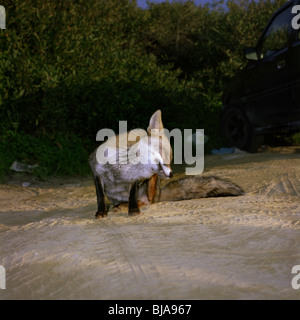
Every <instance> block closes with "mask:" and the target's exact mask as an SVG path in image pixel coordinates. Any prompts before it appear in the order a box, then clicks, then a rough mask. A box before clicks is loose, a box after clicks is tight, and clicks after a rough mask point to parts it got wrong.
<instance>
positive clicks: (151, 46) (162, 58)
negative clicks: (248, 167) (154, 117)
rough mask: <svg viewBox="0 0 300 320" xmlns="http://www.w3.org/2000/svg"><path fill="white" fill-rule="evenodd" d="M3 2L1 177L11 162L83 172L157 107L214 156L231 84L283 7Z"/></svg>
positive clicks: (279, 0)
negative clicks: (98, 152) (99, 137)
mask: <svg viewBox="0 0 300 320" xmlns="http://www.w3.org/2000/svg"><path fill="white" fill-rule="evenodd" d="M3 2H4V3H3V5H4V7H5V8H6V14H7V17H6V29H5V30H0V175H1V174H4V173H5V172H6V171H7V170H8V168H9V166H10V164H11V163H12V162H13V161H14V160H18V161H21V162H25V163H30V164H38V165H39V168H40V169H39V170H41V171H42V172H43V174H78V173H85V172H87V171H88V168H87V157H88V154H89V153H90V152H91V151H92V150H93V148H94V147H95V146H96V145H97V144H96V141H95V136H96V133H97V131H98V130H100V129H102V128H111V129H113V130H115V131H116V132H117V131H118V121H119V120H127V121H128V127H129V129H130V128H134V127H145V126H147V123H148V119H149V117H150V115H151V114H152V113H153V112H154V111H155V110H156V109H158V108H160V109H161V110H162V112H163V120H164V124H165V126H166V127H167V128H168V129H170V130H171V129H172V128H181V129H184V128H193V129H195V128H201V129H205V134H206V135H207V136H209V142H208V145H207V148H208V149H211V148H214V147H219V146H221V143H222V139H221V136H220V131H219V117H220V111H221V105H222V104H221V95H222V86H223V81H224V80H225V79H226V78H227V77H230V76H232V75H233V74H234V73H235V72H236V71H237V70H238V69H239V68H240V67H241V66H243V65H244V64H245V61H244V59H243V57H242V48H243V47H244V46H245V45H255V43H256V41H257V39H258V36H259V34H260V32H261V30H262V29H263V27H264V26H265V24H266V23H267V21H268V20H269V18H270V16H271V14H272V13H273V12H274V10H275V9H276V8H278V7H279V6H281V5H282V4H283V3H284V2H285V1H283V0H274V1H271V0H265V1H264V0H259V1H252V0H240V1H229V2H228V10H224V9H222V7H220V6H218V5H217V3H216V4H215V6H214V7H209V6H208V5H206V6H196V5H195V4H194V3H193V2H192V1H187V2H185V3H183V2H172V3H161V4H153V3H152V4H149V8H148V9H147V10H143V9H141V8H139V7H137V4H136V2H135V1H127V0H108V1H103V0H93V1H85V0H65V1H60V0H51V1H44V0H14V1H9V0H7V1H3ZM41 168H42V169H41ZM38 173H39V174H40V173H41V172H38Z"/></svg>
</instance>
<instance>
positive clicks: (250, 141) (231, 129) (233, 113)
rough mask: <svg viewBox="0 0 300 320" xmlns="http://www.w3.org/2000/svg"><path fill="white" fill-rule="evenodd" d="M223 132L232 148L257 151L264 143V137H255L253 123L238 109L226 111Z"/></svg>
mask: <svg viewBox="0 0 300 320" xmlns="http://www.w3.org/2000/svg"><path fill="white" fill-rule="evenodd" d="M222 132H223V135H224V137H225V140H226V141H227V142H228V144H229V145H230V146H231V147H236V148H239V149H241V150H245V151H248V152H255V151H257V149H258V147H259V146H260V145H261V144H262V142H263V136H262V135H254V133H253V128H252V126H251V123H250V122H249V120H248V119H247V117H246V115H245V113H244V112H243V111H242V110H240V109H239V108H236V107H232V108H229V109H227V110H225V111H224V113H223V115H222Z"/></svg>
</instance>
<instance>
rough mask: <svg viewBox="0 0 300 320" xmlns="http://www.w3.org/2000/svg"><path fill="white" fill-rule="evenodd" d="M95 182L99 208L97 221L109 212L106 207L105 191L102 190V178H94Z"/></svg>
mask: <svg viewBox="0 0 300 320" xmlns="http://www.w3.org/2000/svg"><path fill="white" fill-rule="evenodd" d="M94 182H95V187H96V193H97V206H98V211H97V212H96V215H95V216H96V219H98V218H104V217H106V216H107V210H106V207H105V198H104V191H103V188H102V184H101V181H100V178H99V177H98V176H94Z"/></svg>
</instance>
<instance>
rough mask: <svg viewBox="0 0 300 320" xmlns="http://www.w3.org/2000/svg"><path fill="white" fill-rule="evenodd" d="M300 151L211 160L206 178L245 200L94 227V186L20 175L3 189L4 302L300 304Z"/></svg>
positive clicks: (166, 206) (184, 205) (157, 210)
mask: <svg viewBox="0 0 300 320" xmlns="http://www.w3.org/2000/svg"><path fill="white" fill-rule="evenodd" d="M294 151H295V152H297V151H299V150H297V148H294V149H293V148H288V149H286V150H281V152H286V153H258V154H230V155H210V156H207V157H206V158H205V171H204V174H214V175H218V176H220V177H224V178H227V179H230V180H232V181H234V182H236V183H237V184H239V185H240V186H241V187H243V188H244V190H245V191H246V195H245V196H241V197H223V198H209V199H194V200H188V201H178V202H161V203H157V204H153V205H151V206H147V207H143V208H142V213H143V214H142V215H140V216H138V217H132V218H131V217H128V215H127V212H126V211H121V212H110V213H109V216H108V217H107V218H105V219H100V220H96V219H94V214H95V210H96V196H95V190H94V186H93V182H92V179H91V177H88V178H78V179H67V180H63V179H61V178H53V179H51V180H49V181H47V182H41V181H38V180H36V179H33V178H30V176H24V175H15V176H14V177H12V179H11V180H10V181H9V182H8V183H6V184H3V185H0V203H1V206H0V244H1V247H0V265H3V266H4V267H5V270H6V289H5V290H0V299H300V289H299V290H296V289H293V288H292V285H291V281H292V278H293V277H294V276H295V275H293V274H292V273H291V270H292V267H293V266H294V265H300V246H299V243H300V201H299V200H300V197H299V196H300V153H292V152H294ZM178 175H179V174H176V175H175V176H177V177H178ZM23 182H30V186H29V187H23V186H22V183H23Z"/></svg>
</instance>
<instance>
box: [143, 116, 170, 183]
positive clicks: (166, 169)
mask: <svg viewBox="0 0 300 320" xmlns="http://www.w3.org/2000/svg"><path fill="white" fill-rule="evenodd" d="M147 134H148V141H149V142H148V143H149V146H150V148H149V151H148V152H149V158H150V161H151V164H152V170H153V172H154V173H158V174H159V175H160V176H161V177H163V178H167V179H168V178H172V177H173V172H172V169H171V166H170V164H171V161H172V156H173V152H172V148H171V145H170V141H169V139H168V137H167V135H166V132H165V129H164V126H163V123H162V118H161V111H160V110H157V111H156V112H155V113H154V114H153V115H152V117H151V118H150V122H149V126H148V128H147Z"/></svg>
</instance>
